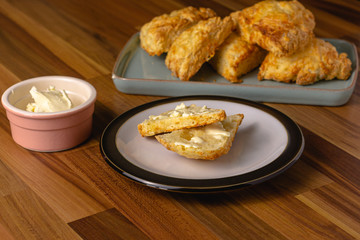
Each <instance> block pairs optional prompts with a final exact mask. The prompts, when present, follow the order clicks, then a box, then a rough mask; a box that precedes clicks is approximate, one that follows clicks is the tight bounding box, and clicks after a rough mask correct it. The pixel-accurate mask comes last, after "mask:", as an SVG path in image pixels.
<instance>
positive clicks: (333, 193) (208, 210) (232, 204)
mask: <svg viewBox="0 0 360 240" xmlns="http://www.w3.org/2000/svg"><path fill="white" fill-rule="evenodd" d="M254 2H256V1H250V0H247V1H246V0H243V1H230V0H225V1H220V0H211V1H205V0H201V1H186V0H175V1H170V0H164V1H155V0H152V1H146V0H142V1H140V0H138V1H125V0H119V1H111V0H104V1H95V0H86V1H85V0H77V1H71V0H47V1H46V0H32V1H28V0H13V1H10V0H0V76H1V81H0V90H1V92H3V91H5V90H6V89H7V88H8V87H10V86H11V85H13V84H15V83H17V82H19V81H22V80H25V79H28V78H32V77H37V76H42V75H66V76H73V77H78V78H82V79H85V80H86V81H88V82H90V83H91V84H93V86H94V87H95V88H96V89H97V92H98V97H97V101H96V110H95V114H94V128H93V132H92V136H91V138H90V139H89V140H88V141H86V142H85V143H84V144H82V145H80V146H78V147H76V148H74V149H71V150H68V151H63V152H56V153H39V152H32V151H28V150H26V149H23V148H22V147H20V146H18V145H17V144H16V143H14V141H13V140H12V137H11V133H10V128H9V123H8V120H7V118H6V115H5V110H4V109H3V108H1V109H0V114H1V116H0V124H1V126H0V134H1V140H0V146H1V147H0V236H1V237H0V238H1V239H360V121H359V119H360V91H359V90H360V81H359V79H358V81H357V84H356V87H355V91H354V93H353V95H352V97H351V98H350V101H349V102H348V103H347V104H345V105H343V106H340V107H321V106H308V105H291V104H276V103H271V104H270V103H265V104H266V105H269V106H271V107H273V108H275V109H278V110H280V111H282V112H283V113H285V114H287V115H288V116H289V117H291V118H292V119H293V120H294V121H296V122H297V123H298V124H299V125H300V127H301V129H302V131H303V134H304V137H305V141H306V146H305V150H304V152H303V155H302V156H301V157H300V159H299V160H298V161H297V163H296V164H295V165H293V166H292V167H291V168H290V169H289V170H287V171H286V172H284V173H283V174H281V175H279V176H277V177H275V178H273V179H271V180H269V181H266V182H264V183H262V184H258V185H255V186H253V187H250V188H246V189H240V190H237V191H231V192H222V193H216V194H181V193H173V192H166V191H161V190H157V189H154V188H149V187H146V186H143V185H140V184H138V183H135V182H132V181H130V180H128V179H127V178H124V177H122V176H121V175H120V174H119V173H117V172H115V171H114V170H113V169H112V168H111V167H110V166H109V165H108V164H107V163H106V162H105V161H104V159H103V158H102V156H101V153H100V151H99V141H100V136H101V133H102V131H103V130H104V128H105V127H106V126H107V124H109V122H110V121H111V120H112V119H114V118H115V117H116V116H118V115H120V114H121V113H123V112H125V111H127V110H129V109H131V108H133V107H136V106H138V105H141V104H143V103H147V102H150V101H153V100H157V99H162V98H164V97H156V96H138V95H127V94H123V93H121V92H119V91H117V90H116V89H115V87H114V85H113V82H112V79H111V72H112V68H113V66H114V63H115V60H116V57H117V55H118V53H119V52H120V51H121V49H122V48H123V47H124V45H125V43H126V42H127V40H128V39H129V38H130V37H131V36H132V35H133V34H134V33H136V32H138V31H139V28H140V26H141V25H142V24H144V23H145V22H147V21H149V20H150V19H151V18H153V17H154V16H157V15H160V14H163V13H168V12H170V11H172V10H175V9H180V8H182V7H185V6H188V5H193V6H195V7H199V6H203V7H210V8H212V9H214V10H216V12H217V13H218V14H219V15H220V16H226V15H228V14H229V13H230V12H232V11H235V10H239V9H241V8H243V7H246V6H249V5H252V4H253V3H254ZM302 2H303V4H304V5H305V6H306V7H307V8H308V9H310V10H311V11H312V12H313V13H314V15H315V16H316V22H317V24H316V29H315V33H316V35H317V36H319V37H328V38H340V39H345V40H348V41H351V42H353V43H354V44H355V45H356V46H357V49H358V51H359V47H360V3H359V1H356V0H349V1H338V0H329V1H310V0H304V1H302Z"/></svg>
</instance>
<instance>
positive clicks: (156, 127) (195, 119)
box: [138, 103, 226, 137]
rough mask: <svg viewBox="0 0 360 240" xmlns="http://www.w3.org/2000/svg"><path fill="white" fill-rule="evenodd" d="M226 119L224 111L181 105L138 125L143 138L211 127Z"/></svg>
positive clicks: (152, 116) (193, 105) (150, 117)
mask: <svg viewBox="0 0 360 240" xmlns="http://www.w3.org/2000/svg"><path fill="white" fill-rule="evenodd" d="M225 118H226V113H225V111H224V110H222V109H214V108H208V107H207V106H202V107H200V106H196V105H195V104H191V105H190V106H186V105H185V104H184V103H181V104H180V105H178V106H176V108H175V109H173V110H170V111H167V112H164V113H161V114H160V115H156V116H154V115H151V116H149V118H148V119H146V120H144V121H143V122H142V123H140V124H139V125H138V130H139V133H140V134H141V136H143V137H145V136H154V135H156V134H160V133H166V132H172V131H175V130H179V129H184V128H193V127H199V126H204V125H209V124H212V123H214V122H218V121H222V120H224V119H225Z"/></svg>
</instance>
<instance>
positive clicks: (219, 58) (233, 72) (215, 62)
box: [209, 32, 267, 82]
mask: <svg viewBox="0 0 360 240" xmlns="http://www.w3.org/2000/svg"><path fill="white" fill-rule="evenodd" d="M266 53H267V52H266V51H265V50H263V49H262V48H260V47H259V46H257V45H255V44H250V43H248V42H246V41H244V40H243V39H242V38H241V36H240V34H239V33H237V32H233V33H231V34H230V36H229V37H228V38H227V39H226V40H225V41H224V43H223V44H222V45H221V46H220V48H219V49H218V50H217V51H216V53H215V56H214V57H213V58H212V59H211V60H210V61H209V63H210V64H211V66H212V67H213V68H214V69H215V70H216V71H217V72H218V73H219V74H220V75H222V76H223V77H224V78H225V79H227V80H229V81H230V82H241V79H239V77H240V76H241V75H244V74H246V73H248V72H250V71H252V70H253V69H254V68H256V67H257V66H259V65H260V64H261V62H262V61H263V60H264V58H265V56H266Z"/></svg>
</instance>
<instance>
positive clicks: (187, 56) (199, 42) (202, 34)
mask: <svg viewBox="0 0 360 240" xmlns="http://www.w3.org/2000/svg"><path fill="white" fill-rule="evenodd" d="M233 28H234V23H233V21H232V20H231V18H230V17H229V16H228V17H225V18H224V19H221V18H220V17H213V18H209V19H207V20H202V21H200V22H198V23H197V24H195V25H194V26H192V27H190V28H188V29H187V30H185V31H184V32H182V33H181V34H180V35H179V36H178V37H177V38H176V39H175V41H174V42H173V44H172V45H171V47H170V49H169V51H168V53H167V56H166V58H165V64H166V66H167V68H168V69H170V70H171V72H172V74H173V75H174V76H176V77H178V78H180V79H181V80H182V81H188V80H189V79H190V78H191V77H192V76H193V75H195V74H196V73H197V72H198V71H199V69H200V68H201V66H202V65H203V64H204V63H205V62H207V61H209V60H210V59H211V58H212V57H213V56H214V55H215V51H216V49H217V48H218V47H219V46H220V45H221V44H222V43H223V42H224V40H225V39H226V38H227V37H228V36H229V35H230V33H231V32H232V30H233Z"/></svg>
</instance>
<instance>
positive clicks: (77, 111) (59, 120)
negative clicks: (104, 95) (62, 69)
mask: <svg viewBox="0 0 360 240" xmlns="http://www.w3.org/2000/svg"><path fill="white" fill-rule="evenodd" d="M50 85H52V86H55V88H56V89H65V91H66V93H67V94H68V96H69V98H70V99H71V100H72V101H73V103H74V105H75V106H74V107H73V108H71V109H69V110H65V111H60V112H53V113H33V112H27V111H26V110H24V109H25V108H26V105H27V103H29V102H30V101H31V95H30V92H29V91H30V89H31V87H32V86H35V87H36V88H37V89H39V90H45V89H47V88H48V87H49V86H50ZM95 100H96V90H95V88H94V87H93V86H92V85H91V84H90V83H88V82H86V81H84V80H80V79H77V78H73V77H66V76H44V77H37V78H32V79H28V80H24V81H21V82H19V83H17V84H15V85H13V86H11V87H10V88H8V89H7V90H6V91H5V92H4V93H3V95H2V98H1V102H2V104H3V106H4V108H5V110H6V115H7V118H8V119H9V122H10V128H11V135H12V137H13V139H14V141H15V142H16V143H17V144H19V145H20V146H22V147H24V148H26V149H29V150H33V151H39V152H55V151H62V150H66V149H70V148H73V147H75V146H77V145H79V144H80V143H82V142H84V141H85V140H86V139H87V138H88V137H89V136H90V134H91V130H92V118H93V113H94V106H95Z"/></svg>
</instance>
